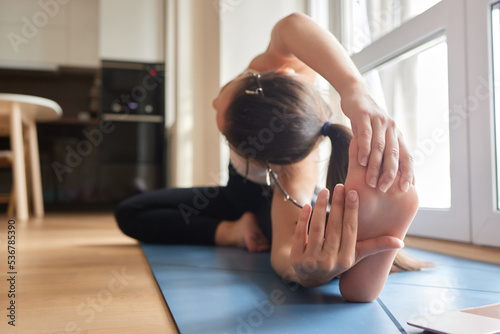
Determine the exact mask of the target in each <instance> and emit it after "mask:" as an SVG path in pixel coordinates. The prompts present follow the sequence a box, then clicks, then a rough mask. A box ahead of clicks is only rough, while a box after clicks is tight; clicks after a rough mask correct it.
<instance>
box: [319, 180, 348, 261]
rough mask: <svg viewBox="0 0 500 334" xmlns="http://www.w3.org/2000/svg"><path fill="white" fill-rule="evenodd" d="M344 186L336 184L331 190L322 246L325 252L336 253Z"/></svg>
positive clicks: (340, 231) (339, 233)
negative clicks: (328, 213)
mask: <svg viewBox="0 0 500 334" xmlns="http://www.w3.org/2000/svg"><path fill="white" fill-rule="evenodd" d="M344 203H345V188H344V185H342V184H337V185H336V186H335V189H334V190H333V195H332V205H331V208H330V215H329V216H328V224H327V225H326V231H325V243H324V246H323V248H324V249H325V251H326V252H327V254H337V253H338V251H339V246H340V240H341V236H342V220H343V217H344Z"/></svg>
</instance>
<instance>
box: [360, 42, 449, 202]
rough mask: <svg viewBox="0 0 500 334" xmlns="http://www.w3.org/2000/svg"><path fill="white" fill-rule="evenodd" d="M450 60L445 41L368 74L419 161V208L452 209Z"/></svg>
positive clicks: (382, 105) (422, 46) (424, 47)
mask: <svg viewBox="0 0 500 334" xmlns="http://www.w3.org/2000/svg"><path fill="white" fill-rule="evenodd" d="M447 69H448V56H447V44H446V39H445V37H444V36H440V37H438V38H436V39H434V40H432V41H430V42H427V43H424V44H423V45H421V46H419V47H417V48H414V49H412V50H410V51H408V52H405V53H404V54H402V55H400V56H398V57H396V58H394V59H392V60H390V61H388V62H386V63H384V64H382V65H379V66H377V67H376V68H375V69H373V70H371V71H368V72H366V73H365V78H366V80H367V82H368V84H369V86H370V87H371V89H372V92H373V93H374V98H375V100H376V101H377V103H378V104H379V105H380V106H381V107H382V108H384V109H385V110H387V111H388V113H389V114H390V115H391V117H392V118H394V120H395V121H396V124H398V127H399V129H400V130H401V132H402V133H403V134H404V137H405V142H406V145H407V146H408V147H409V149H410V151H411V153H412V155H413V158H414V160H415V173H416V179H417V181H418V182H417V183H416V186H417V190H418V192H419V194H420V207H426V208H450V206H451V185H450V150H449V148H450V133H449V126H448V124H449V117H448V110H449V107H448V70H447Z"/></svg>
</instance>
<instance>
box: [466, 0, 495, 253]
mask: <svg viewBox="0 0 500 334" xmlns="http://www.w3.org/2000/svg"><path fill="white" fill-rule="evenodd" d="M496 2H498V0H495V1H492V0H466V9H467V10H466V15H467V16H466V20H467V26H468V29H467V36H466V38H467V44H468V47H467V55H468V59H469V62H468V64H467V65H468V70H467V71H468V73H467V78H468V80H467V84H468V93H469V94H468V98H469V99H470V101H471V106H470V108H469V110H468V116H469V117H468V120H469V124H470V125H469V126H470V147H471V148H472V149H471V150H470V170H471V174H470V184H471V208H472V223H471V231H472V242H473V243H475V244H481V245H489V246H497V247H498V246H500V211H499V210H498V208H497V203H498V198H497V187H496V185H497V183H498V181H497V175H496V152H495V121H494V120H495V117H494V112H495V111H494V96H493V93H494V89H493V88H494V86H495V84H494V78H493V59H492V48H493V47H492V33H491V28H492V21H491V6H492V5H493V4H494V3H496ZM499 33H500V32H499ZM499 65H500V64H499ZM485 88H486V92H487V94H484V93H485V91H484V89H485ZM496 88H497V89H500V87H496ZM498 112H499V115H500V110H498Z"/></svg>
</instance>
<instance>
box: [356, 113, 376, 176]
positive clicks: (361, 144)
mask: <svg viewBox="0 0 500 334" xmlns="http://www.w3.org/2000/svg"><path fill="white" fill-rule="evenodd" d="M353 130H354V131H353V133H354V136H355V137H357V138H358V148H359V149H358V157H357V158H358V162H359V164H360V165H361V166H366V165H368V158H369V157H370V153H371V143H372V135H373V131H372V124H371V122H370V117H369V116H366V117H364V118H363V121H362V122H359V123H358V124H357V125H356V128H354V129H353Z"/></svg>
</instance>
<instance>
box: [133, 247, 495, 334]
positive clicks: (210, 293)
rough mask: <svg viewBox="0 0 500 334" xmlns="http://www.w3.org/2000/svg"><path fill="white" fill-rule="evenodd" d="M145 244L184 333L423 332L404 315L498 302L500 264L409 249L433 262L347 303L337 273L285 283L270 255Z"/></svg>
mask: <svg viewBox="0 0 500 334" xmlns="http://www.w3.org/2000/svg"><path fill="white" fill-rule="evenodd" d="M142 248H143V250H144V254H145V255H146V257H147V259H148V261H149V263H150V266H151V269H152V271H153V274H154V276H155V278H156V281H157V282H158V285H159V287H160V289H161V291H162V293H163V297H164V298H165V301H166V303H167V305H168V307H169V308H170V311H171V313H172V316H173V317H174V320H175V322H176V324H177V327H178V329H179V331H180V332H181V333H245V334H249V333H273V334H274V333H356V334H358V333H384V334H387V333H421V332H422V331H421V330H418V329H416V328H413V327H411V326H408V325H407V324H406V321H407V320H408V319H410V318H416V317H433V316H435V315H436V314H439V313H442V312H446V311H452V310H456V309H461V308H466V307H475V306H481V305H486V304H492V303H498V302H499V301H500V266H498V265H493V264H488V263H482V262H477V261H471V260H466V259H461V258H457V257H452V256H446V255H441V254H437V253H432V252H427V251H421V250H415V249H409V250H408V249H407V252H408V253H410V254H411V255H414V256H416V257H418V258H420V259H422V260H426V261H431V262H433V263H434V264H435V267H434V268H430V269H425V270H422V271H418V272H405V273H397V274H391V275H390V276H389V279H388V281H387V284H386V286H385V288H384V290H383V292H382V294H381V295H380V296H379V298H377V300H376V301H374V302H372V303H365V304H357V303H349V302H346V301H345V300H344V299H343V298H342V297H341V295H340V292H339V287H338V280H333V281H332V282H331V283H329V284H327V285H324V286H322V287H319V288H312V289H311V288H303V287H299V286H298V285H296V284H294V283H288V282H284V281H283V280H282V279H281V278H280V277H278V276H277V275H276V274H275V273H274V271H273V269H272V268H271V265H270V263H269V254H268V253H262V254H252V253H249V252H247V251H245V250H241V249H235V248H221V247H203V246H167V245H147V244H143V245H142Z"/></svg>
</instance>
